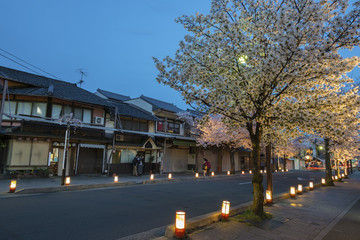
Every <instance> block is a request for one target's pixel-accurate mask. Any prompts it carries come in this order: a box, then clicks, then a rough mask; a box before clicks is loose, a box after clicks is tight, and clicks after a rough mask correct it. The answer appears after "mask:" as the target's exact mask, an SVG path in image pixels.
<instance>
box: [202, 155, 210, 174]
mask: <svg viewBox="0 0 360 240" xmlns="http://www.w3.org/2000/svg"><path fill="white" fill-rule="evenodd" d="M202 168H203V170H204V176H210V170H211V163H210V162H209V161H208V160H207V159H206V158H204V163H203V164H202Z"/></svg>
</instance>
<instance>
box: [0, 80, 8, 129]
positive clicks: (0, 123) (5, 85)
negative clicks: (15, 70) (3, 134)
mask: <svg viewBox="0 0 360 240" xmlns="http://www.w3.org/2000/svg"><path fill="white" fill-rule="evenodd" d="M2 82H3V93H2V101H1V108H0V130H1V125H2V119H3V113H4V106H5V97H6V92H7V88H8V80H2Z"/></svg>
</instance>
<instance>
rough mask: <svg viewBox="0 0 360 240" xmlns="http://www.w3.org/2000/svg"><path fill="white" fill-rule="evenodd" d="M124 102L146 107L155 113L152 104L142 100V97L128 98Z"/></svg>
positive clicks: (146, 109) (148, 110)
mask: <svg viewBox="0 0 360 240" xmlns="http://www.w3.org/2000/svg"><path fill="white" fill-rule="evenodd" d="M124 102H126V103H131V104H134V105H136V106H138V107H140V108H142V109H144V110H145V111H147V112H149V113H151V114H153V112H152V106H151V104H150V103H148V102H146V101H144V100H142V99H141V98H135V99H131V100H127V101H124Z"/></svg>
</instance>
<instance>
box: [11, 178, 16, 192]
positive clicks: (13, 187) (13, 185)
mask: <svg viewBox="0 0 360 240" xmlns="http://www.w3.org/2000/svg"><path fill="white" fill-rule="evenodd" d="M15 190H16V181H15V180H12V181H11V182H10V192H11V193H13V192H15Z"/></svg>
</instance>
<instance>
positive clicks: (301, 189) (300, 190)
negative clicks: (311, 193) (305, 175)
mask: <svg viewBox="0 0 360 240" xmlns="http://www.w3.org/2000/svg"><path fill="white" fill-rule="evenodd" d="M302 192H303V187H302V184H298V194H299V195H301V194H302Z"/></svg>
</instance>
